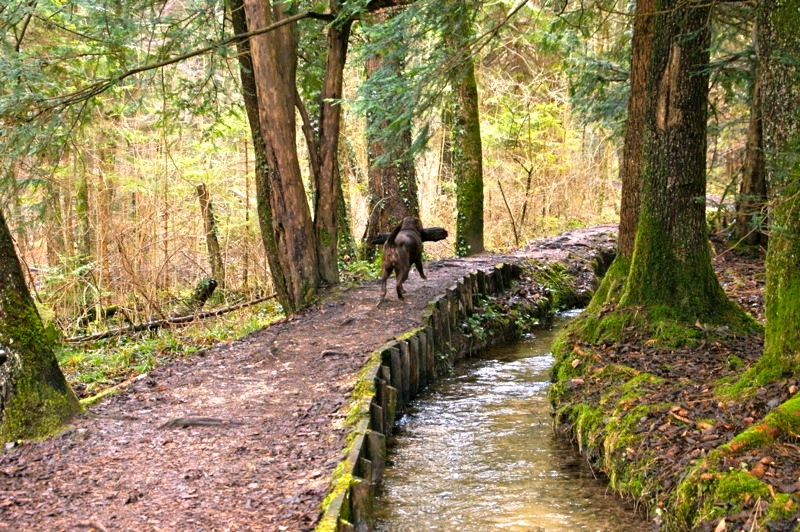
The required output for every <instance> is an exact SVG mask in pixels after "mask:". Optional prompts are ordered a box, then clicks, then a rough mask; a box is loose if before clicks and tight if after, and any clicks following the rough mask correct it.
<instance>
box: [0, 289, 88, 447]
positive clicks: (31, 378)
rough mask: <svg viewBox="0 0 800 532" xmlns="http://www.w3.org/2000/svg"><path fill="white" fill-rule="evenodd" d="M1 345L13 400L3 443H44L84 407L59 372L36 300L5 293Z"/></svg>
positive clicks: (0, 305) (2, 424)
mask: <svg viewBox="0 0 800 532" xmlns="http://www.w3.org/2000/svg"><path fill="white" fill-rule="evenodd" d="M0 346H4V347H5V350H6V351H9V352H10V355H11V356H9V359H10V361H9V362H7V364H12V362H11V361H12V360H16V361H19V362H18V364H19V365H18V366H17V363H16V362H15V363H14V365H13V366H12V367H10V368H3V370H4V371H5V372H7V374H8V376H9V386H11V389H10V390H9V391H10V398H9V399H8V400H7V402H6V403H5V405H4V407H3V411H2V413H0V414H1V415H2V420H1V421H0V441H9V440H17V439H24V438H42V437H44V436H47V435H49V434H52V433H54V432H55V431H57V430H58V429H59V427H60V426H61V425H63V424H64V423H66V422H67V421H69V420H70V419H71V418H72V417H73V416H74V415H75V414H76V413H77V412H79V411H80V405H79V404H78V400H77V398H76V397H75V394H74V393H73V392H72V390H71V389H70V387H69V386H68V385H67V382H66V380H65V379H64V375H63V374H62V373H61V370H60V369H59V367H58V363H57V362H56V357H55V354H54V353H53V345H52V343H51V340H50V339H49V338H48V336H47V334H46V333H45V330H44V327H43V325H42V321H41V319H40V317H39V314H38V312H37V311H36V306H35V305H34V304H33V300H31V299H30V296H29V295H28V294H27V292H25V293H17V292H12V291H10V290H6V291H4V292H3V294H2V299H0Z"/></svg>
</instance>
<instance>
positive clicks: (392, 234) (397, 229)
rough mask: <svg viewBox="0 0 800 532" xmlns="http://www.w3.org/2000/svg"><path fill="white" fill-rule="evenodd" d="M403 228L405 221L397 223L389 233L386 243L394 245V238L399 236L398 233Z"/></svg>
mask: <svg viewBox="0 0 800 532" xmlns="http://www.w3.org/2000/svg"><path fill="white" fill-rule="evenodd" d="M402 228H403V222H400V223H399V224H397V227H395V228H394V230H393V231H392V232H391V234H390V235H389V238H387V239H386V245H389V246H394V240H395V239H396V238H397V235H398V234H399V233H400V230H401V229H402Z"/></svg>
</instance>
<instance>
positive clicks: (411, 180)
mask: <svg viewBox="0 0 800 532" xmlns="http://www.w3.org/2000/svg"><path fill="white" fill-rule="evenodd" d="M384 20H385V15H384V14H382V13H378V14H376V16H375V22H376V23H380V22H382V21H384ZM387 61H388V64H384V63H385V62H387ZM401 63H402V61H400V60H397V59H391V58H387V57H386V55H381V56H374V57H371V58H369V59H368V60H367V65H366V66H367V68H366V75H367V77H370V76H372V75H373V74H375V73H376V72H378V71H379V70H381V69H384V68H385V69H391V70H393V71H395V72H396V73H397V74H398V76H399V79H400V80H401V82H402V80H403V78H402V75H401V72H402V67H403V65H402V64H401ZM367 120H368V121H370V124H369V125H368V127H367V156H368V164H369V169H368V174H367V175H368V186H369V194H368V198H369V200H368V201H369V205H368V208H369V218H368V220H367V229H366V231H365V232H364V235H363V238H362V255H363V257H364V258H365V259H368V260H372V259H373V258H374V256H375V247H374V246H373V245H372V244H371V242H372V241H373V240H374V239H375V237H376V236H377V235H378V234H379V233H382V232H387V231H391V230H392V229H394V227H395V226H396V225H397V224H398V223H399V222H400V221H401V220H402V219H403V218H405V217H406V216H414V217H417V218H418V217H419V215H420V212H419V200H418V199H417V175H416V169H415V167H414V160H413V157H412V156H411V126H412V124H411V122H410V121H404V122H403V125H402V128H400V133H399V135H398V136H397V138H395V139H394V140H393V141H392V142H391V143H390V144H389V145H387V144H386V143H385V142H383V140H382V139H381V136H380V135H379V134H376V131H377V130H380V129H384V128H386V127H387V125H388V124H387V123H386V121H385V117H382V118H376V117H374V116H369V115H368V116H367ZM376 122H379V123H376Z"/></svg>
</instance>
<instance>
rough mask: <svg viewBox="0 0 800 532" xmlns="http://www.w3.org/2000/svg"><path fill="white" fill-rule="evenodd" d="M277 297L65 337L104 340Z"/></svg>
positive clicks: (181, 323) (73, 340)
mask: <svg viewBox="0 0 800 532" xmlns="http://www.w3.org/2000/svg"><path fill="white" fill-rule="evenodd" d="M275 297H278V294H272V295H269V296H265V297H260V298H258V299H254V300H252V301H247V302H245V303H239V304H237V305H232V306H230V307H225V308H221V309H217V310H209V311H208V312H198V313H197V314H189V315H186V316H175V317H173V318H166V319H163V320H154V321H148V322H145V323H139V324H137V325H130V326H128V327H120V328H119V329H109V330H108V331H103V332H99V333H95V334H89V335H86V336H77V337H75V338H67V340H66V341H67V343H70V344H77V343H81V342H93V341H95V340H104V339H106V338H111V337H114V336H123V335H125V334H133V333H137V332H142V331H155V330H156V329H160V328H161V327H164V326H167V325H169V326H179V327H182V326H185V325H188V324H190V323H192V322H194V321H196V320H204V319H206V318H213V317H215V316H221V315H222V314H226V313H228V312H233V311H234V310H239V309H241V308H245V307H250V306H252V305H257V304H259V303H263V302H264V301H267V300H269V299H273V298H275Z"/></svg>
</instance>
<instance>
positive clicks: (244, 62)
mask: <svg viewBox="0 0 800 532" xmlns="http://www.w3.org/2000/svg"><path fill="white" fill-rule="evenodd" d="M228 8H229V10H230V13H231V20H232V22H233V31H234V32H235V33H237V34H242V33H247V31H248V29H247V17H246V16H245V11H244V0H228ZM236 48H237V52H238V58H239V75H240V77H241V80H242V97H243V99H244V108H245V112H246V113H247V122H248V124H249V125H250V135H251V137H252V139H253V154H254V157H255V166H254V174H255V184H256V215H257V217H258V225H259V228H260V232H261V241H262V243H263V244H264V251H265V252H266V255H267V262H268V264H269V270H270V276H271V278H272V283H273V285H274V286H275V290H276V292H277V294H278V301H279V302H280V303H281V305H283V307H284V308H287V309H288V308H290V294H289V291H288V288H287V283H286V274H285V273H284V267H283V265H282V263H281V260H280V257H279V256H278V245H277V243H276V242H275V231H274V230H273V225H274V223H273V216H272V205H271V203H270V197H271V196H272V188H271V186H270V181H269V177H270V172H269V163H268V162H267V147H266V144H265V143H264V135H263V134H262V133H261V123H260V119H259V111H258V96H257V93H258V88H257V87H256V79H255V73H254V71H253V59H252V56H251V55H250V41H249V40H244V41H240V42H239V43H238V44H237V45H236Z"/></svg>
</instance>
